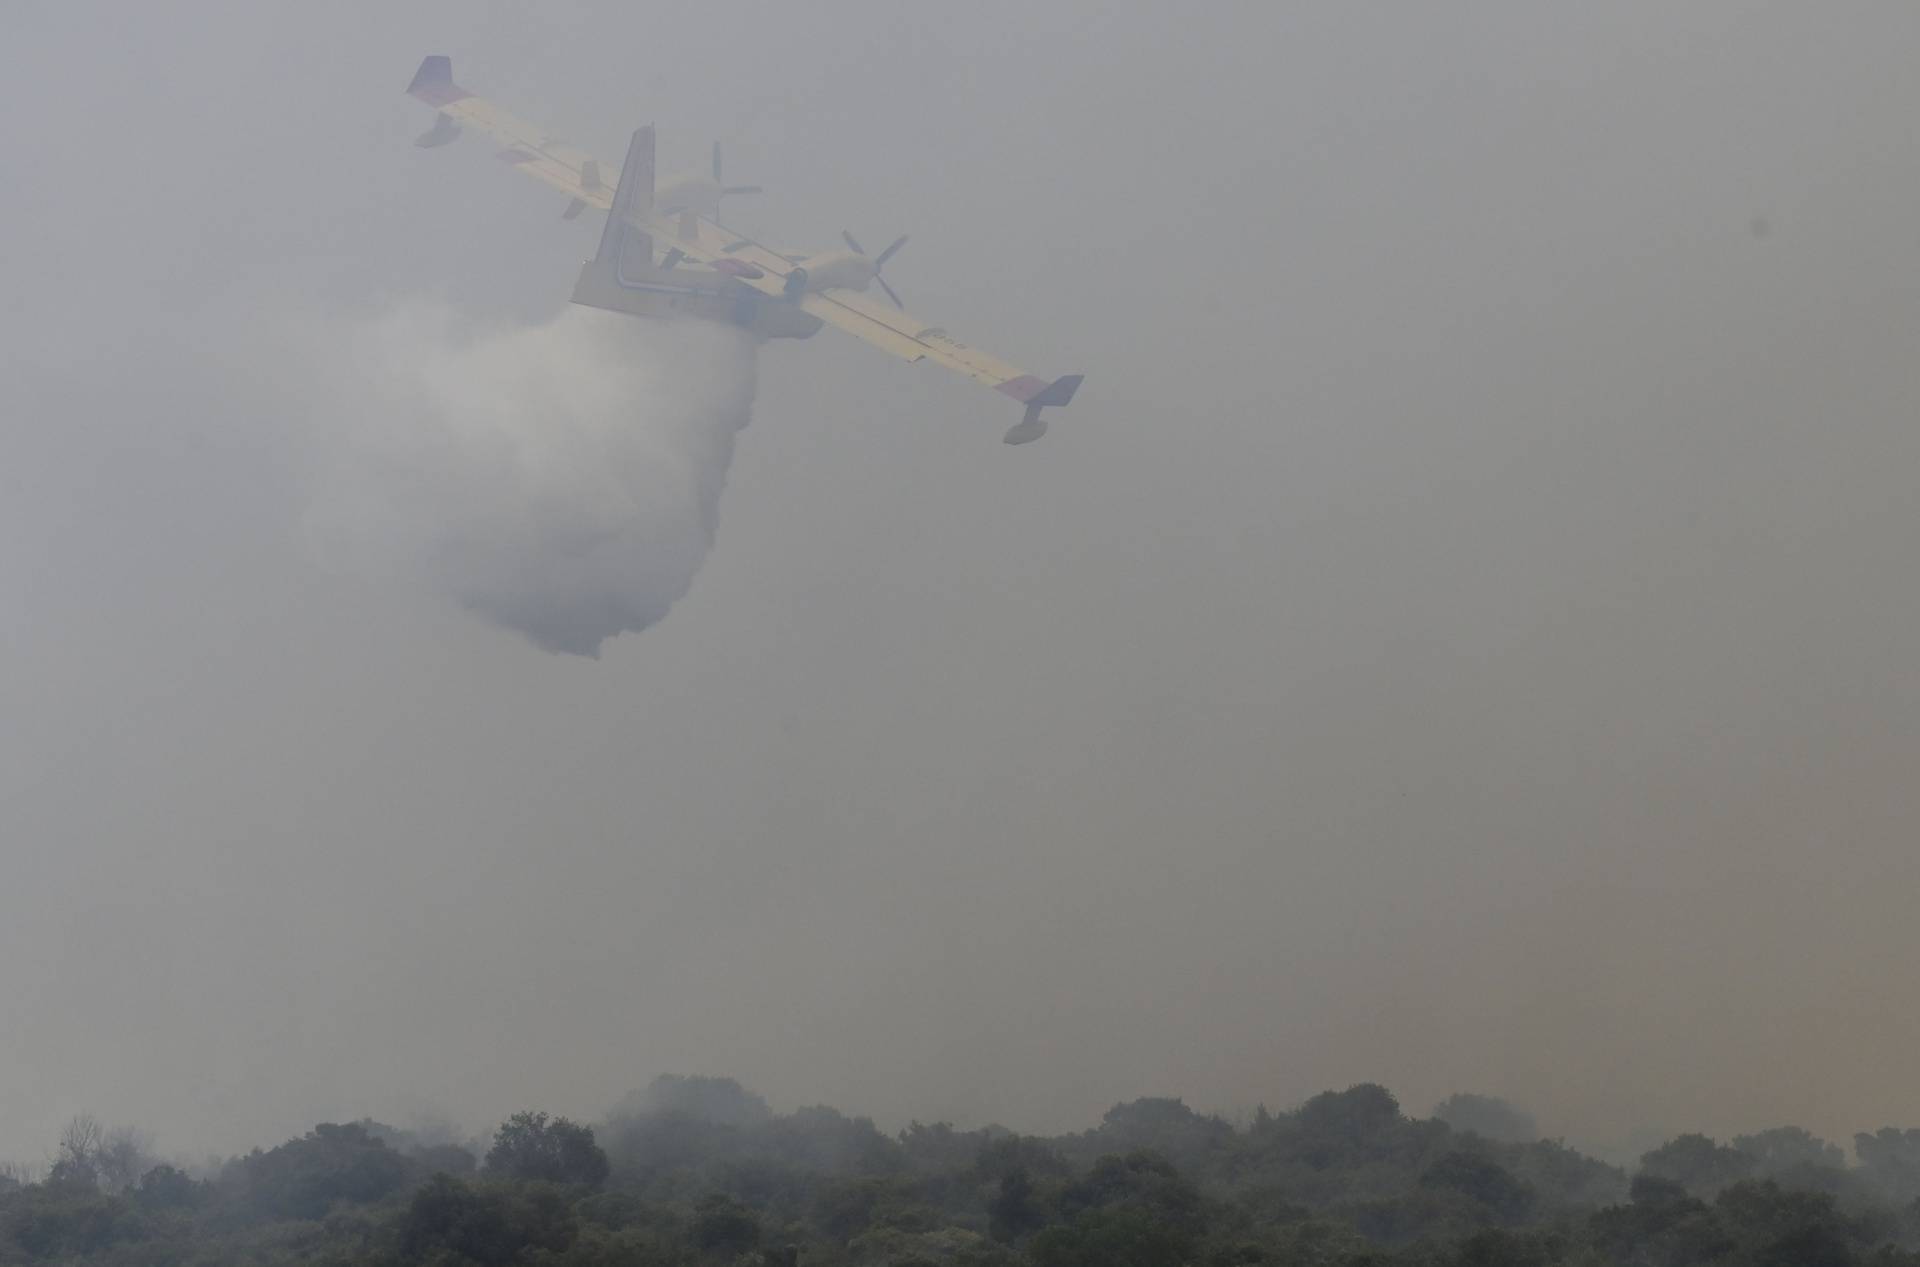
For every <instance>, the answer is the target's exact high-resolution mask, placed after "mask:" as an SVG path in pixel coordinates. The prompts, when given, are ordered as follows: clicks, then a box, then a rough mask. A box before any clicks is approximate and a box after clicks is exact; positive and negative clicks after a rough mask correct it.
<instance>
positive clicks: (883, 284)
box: [873, 273, 906, 309]
mask: <svg viewBox="0 0 1920 1267" xmlns="http://www.w3.org/2000/svg"><path fill="white" fill-rule="evenodd" d="M873 280H875V281H876V282H879V283H880V289H881V290H884V291H886V292H887V298H888V299H891V300H893V306H894V307H896V308H902V309H904V308H905V307H906V305H905V304H903V303H901V302H900V296H898V295H896V294H894V293H893V287H891V286H889V285H887V279H886V278H884V277H882V276H880V274H878V273H875V274H874V275H873Z"/></svg>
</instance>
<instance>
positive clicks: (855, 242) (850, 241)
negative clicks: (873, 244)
mask: <svg viewBox="0 0 1920 1267" xmlns="http://www.w3.org/2000/svg"><path fill="white" fill-rule="evenodd" d="M840 236H841V237H843V238H845V239H846V240H847V245H848V246H850V247H852V248H853V253H854V254H855V255H865V254H866V251H864V250H862V249H861V247H860V240H859V239H858V238H856V237H854V236H853V234H851V233H848V232H847V231H846V230H845V229H842V230H840Z"/></svg>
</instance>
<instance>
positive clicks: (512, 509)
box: [307, 305, 754, 656]
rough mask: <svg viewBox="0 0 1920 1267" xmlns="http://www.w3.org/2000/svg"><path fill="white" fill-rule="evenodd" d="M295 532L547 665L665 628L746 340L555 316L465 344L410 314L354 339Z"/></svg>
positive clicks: (745, 397)
mask: <svg viewBox="0 0 1920 1267" xmlns="http://www.w3.org/2000/svg"><path fill="white" fill-rule="evenodd" d="M347 342H348V344H349V348H350V354H349V356H348V358H347V361H348V363H347V365H346V366H344V367H343V369H342V370H341V372H338V373H335V374H333V375H331V376H330V379H331V381H330V383H329V385H328V387H327V389H326V394H325V397H324V398H325V399H326V401H327V406H326V408H325V409H324V410H323V416H322V417H321V418H320V419H319V420H318V421H319V422H320V424H321V427H322V430H323V432H324V433H326V434H327V435H329V436H331V437H334V438H338V439H344V440H345V441H346V445H345V447H344V449H341V450H338V451H336V453H335V455H334V457H333V458H332V459H331V460H329V461H328V462H327V463H326V467H327V473H326V474H325V475H324V476H323V477H322V478H321V480H320V482H319V485H318V487H317V488H316V490H315V496H314V500H313V504H312V506H311V509H310V512H309V515H308V520H307V527H308V537H309V540H310V541H311V543H312V544H313V546H314V549H315V551H316V552H317V554H318V555H319V557H320V559H321V561H322V562H323V563H324V564H325V565H327V566H329V567H332V568H336V569H339V570H343V571H349V572H355V573H359V574H363V575H373V576H380V577H385V578H392V579H397V580H401V581H411V582H419V583H425V584H428V585H431V586H432V587H434V588H436V589H438V590H440V591H442V592H444V593H445V594H447V595H448V596H450V597H451V598H452V599H453V600H454V601H456V602H458V603H459V604H461V605H462V606H464V607H466V608H468V609H469V610H471V611H474V612H477V613H478V614H480V615H481V616H484V617H485V618H486V619H488V620H491V621H493V622H495V623H497V624H500V625H504V626H506V627H507V628H509V629H514V630H518V631H519V632H520V633H523V634H525V635H526V636H527V637H528V638H530V639H532V640H533V642H534V643H535V644H536V645H538V646H540V647H542V648H544V649H545V650H548V651H554V652H568V653H571V654H574V655H584V656H597V655H598V654H599V650H600V644H601V643H602V642H604V641H605V640H606V639H608V638H611V637H613V636H614V635H616V634H619V633H622V632H625V631H628V630H641V629H645V628H646V627H647V626H649V625H651V624H653V623H654V622H655V621H658V620H659V619H660V618H661V617H663V616H665V615H666V614H667V609H668V608H669V607H671V606H672V605H673V603H674V601H675V600H676V599H678V598H680V597H681V596H682V595H683V594H685V593H686V592H687V590H688V588H689V587H690V586H691V585H692V584H693V577H694V573H695V572H697V571H698V570H699V567H700V563H701V560H702V559H704V558H705V557H706V553H707V549H708V547H709V546H711V545H712V544H713V538H714V532H715V529H716V526H717V523H718V514H719V502H720V490H721V487H722V485H723V484H724V483H725V481H726V475H727V466H728V463H729V461H730V460H731V458H732V455H733V441H734V434H735V433H736V432H737V431H739V430H740V428H742V427H744V426H745V425H746V424H747V421H748V418H749V416H750V413H751V410H752V405H753V386H754V352H753V344H752V341H751V340H750V339H748V338H747V337H746V336H745V335H744V334H742V333H741V332H740V331H737V330H733V329H731V328H727V327H723V326H718V325H713V324H709V323H705V322H679V323H673V324H667V323H662V322H654V321H646V320H640V319H636V318H633V317H626V316H620V315H617V314H613V313H607V312H601V311H598V310H595V309H589V308H578V307H569V308H568V309H566V310H565V311H564V312H562V313H561V314H560V315H559V316H558V317H556V318H554V319H553V320H552V321H550V322H548V323H547V324H545V325H543V326H539V327H536V328H533V329H515V330H507V331H482V330H476V329H474V328H472V326H471V325H470V324H469V323H466V322H464V321H462V320H461V319H460V318H459V317H458V316H457V315H456V314H454V313H452V312H450V311H449V310H447V309H445V308H444V307H438V306H432V305H413V306H409V307H406V308H403V309H400V310H398V311H395V312H393V313H390V314H389V315H387V316H385V317H382V318H380V319H378V320H375V321H372V322H368V323H366V324H364V325H362V326H359V327H356V328H354V329H353V330H352V332H351V334H350V335H349V337H348V340H347Z"/></svg>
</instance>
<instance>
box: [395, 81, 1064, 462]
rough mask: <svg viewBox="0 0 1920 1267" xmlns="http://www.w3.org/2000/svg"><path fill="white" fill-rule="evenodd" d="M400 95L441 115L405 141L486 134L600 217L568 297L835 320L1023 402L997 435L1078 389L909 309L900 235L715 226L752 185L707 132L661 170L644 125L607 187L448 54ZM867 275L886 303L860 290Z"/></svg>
mask: <svg viewBox="0 0 1920 1267" xmlns="http://www.w3.org/2000/svg"><path fill="white" fill-rule="evenodd" d="M407 92H408V93H409V94H410V95H412V96H413V97H415V98H417V99H419V100H420V101H422V102H424V103H425V104H427V105H429V106H432V107H433V108H434V110H435V111H437V112H438V113H437V114H436V115H435V118H434V123H433V127H432V128H431V129H429V130H428V131H426V132H424V133H422V134H421V135H420V136H419V137H417V138H415V141H414V144H416V145H418V146H421V147H422V148H429V149H430V148H437V147H439V146H442V145H446V144H449V143H450V142H452V141H454V140H456V139H457V138H458V137H459V136H460V135H461V133H462V132H463V131H465V130H468V129H471V130H472V131H474V132H477V133H480V134H481V135H484V136H486V137H488V138H489V139H491V140H492V141H493V142H494V143H495V144H496V145H497V146H498V147H499V148H498V151H497V153H498V155H499V157H500V158H501V159H502V160H503V161H505V162H507V163H509V164H511V165H512V166H514V167H516V168H518V169H519V170H520V171H523V172H526V173H527V174H528V175H530V176H533V177H534V178H536V179H538V180H541V181H544V182H545V183H546V184H548V185H551V186H553V187H554V188H555V189H558V190H559V191H560V192H561V193H564V194H565V195H567V200H568V201H567V204H566V208H565V210H564V211H563V212H562V213H561V214H562V216H563V217H564V218H566V219H569V220H571V219H573V218H575V217H576V216H578V215H580V214H581V213H582V212H583V211H585V210H586V208H588V207H595V208H598V209H600V210H603V211H606V212H607V213H608V215H607V222H606V227H605V228H604V229H603V230H602V232H601V235H600V248H599V250H598V251H597V252H596V253H595V255H594V257H593V258H592V259H591V260H588V261H587V263H586V265H585V266H584V267H583V268H582V269H581V271H580V278H579V281H578V282H577V283H576V284H575V286H574V291H573V302H575V303H577V304H584V305H587V306H589V307H594V308H605V309H609V310H611V311H614V312H623V313H629V314H631V315H634V316H640V317H654V318H659V319H667V320H671V319H674V318H681V317H692V318H696V319H699V320H706V321H720V322H726V323H728V324H731V325H737V326H740V327H742V328H744V329H746V330H748V331H751V332H752V333H753V334H754V335H755V337H757V338H762V339H805V338H810V337H812V336H813V335H814V334H816V333H818V332H819V330H820V327H821V326H823V325H831V326H834V327H836V328H838V329H840V330H844V331H845V332H847V333H848V334H851V335H853V336H854V337H855V338H858V339H861V340H862V341H864V342H866V343H870V344H872V345H873V346H875V347H877V348H880V349H881V350H882V351H885V352H890V353H892V354H893V355H894V356H896V357H899V358H900V359H901V360H903V361H909V362H911V361H920V360H927V361H932V362H934V363H935V364H938V365H942V366H945V367H946V368H948V369H950V370H953V371H955V372H956V373H959V374H963V375H965V376H966V377H968V378H970V379H972V380H973V381H974V382H976V383H980V384H982V385H983V386H987V387H991V388H993V389H994V390H996V391H998V392H1001V393H1002V394H1004V395H1007V396H1011V397H1012V398H1013V399H1015V400H1017V401H1019V402H1020V403H1021V404H1022V405H1024V406H1025V407H1026V412H1025V414H1024V415H1023V416H1022V417H1021V420H1020V421H1019V422H1018V423H1016V424H1015V425H1014V427H1013V428H1012V429H1011V430H1009V431H1008V432H1007V433H1006V436H1005V437H1004V440H1005V442H1006V443H1007V444H1027V443H1029V442H1031V441H1034V440H1038V439H1039V438H1040V437H1041V436H1043V435H1045V434H1046V431H1047V422H1046V419H1045V418H1043V417H1042V416H1041V410H1042V409H1046V408H1058V407H1060V406H1062V405H1065V404H1067V403H1068V402H1069V401H1071V400H1072V399H1073V396H1074V393H1075V392H1076V391H1078V390H1079V387H1080V383H1081V381H1082V379H1083V377H1084V376H1083V375H1080V374H1068V375H1065V376H1063V377H1060V378H1056V379H1053V380H1051V381H1049V380H1047V379H1044V378H1040V377H1038V376H1036V375H1033V374H1029V373H1027V372H1026V371H1024V370H1022V369H1020V368H1019V367H1017V366H1014V365H1010V364H1008V363H1007V362H1005V361H1002V360H1000V359H998V358H996V357H994V356H991V355H989V354H987V353H985V352H982V351H980V350H979V349H977V348H973V347H969V346H968V345H966V344H964V343H961V342H960V341H959V340H957V339H955V338H953V337H952V336H951V335H949V334H948V333H947V332H946V331H945V330H942V329H940V328H939V327H938V326H934V325H931V324H929V323H927V322H924V321H921V320H920V319H918V318H916V317H914V316H913V315H912V314H910V313H908V312H907V311H906V308H905V306H904V305H903V304H902V303H901V302H900V298H899V296H898V295H896V294H895V293H894V291H893V288H892V287H891V286H889V285H888V284H887V282H886V280H885V279H884V278H882V277H881V275H880V271H881V269H882V268H883V267H884V266H885V264H886V262H887V260H888V259H890V258H891V257H892V256H893V254H894V252H895V251H898V250H899V249H900V247H901V246H902V245H904V244H905V242H906V240H907V239H906V238H905V237H904V236H902V237H900V238H898V239H896V240H895V241H894V242H893V244H892V245H890V246H888V247H887V248H886V249H885V250H884V251H882V252H880V253H879V254H878V255H868V254H867V253H866V252H865V251H864V250H862V249H861V248H860V244H859V241H858V240H857V239H855V238H854V237H853V235H852V234H851V233H843V234H842V235H841V236H842V237H843V238H844V239H845V241H846V244H847V247H848V249H846V250H841V249H839V248H834V249H831V250H824V251H812V252H796V251H793V250H791V249H787V248H775V247H773V246H770V245H767V244H766V243H763V242H760V241H757V240H755V239H753V238H751V237H748V236H746V235H744V234H741V233H738V232H736V231H734V230H732V229H728V228H724V227H722V225H721V224H720V221H719V215H720V200H721V199H722V198H725V197H730V196H737V195H743V194H753V193H758V192H760V187H759V186H758V185H727V184H726V183H725V182H724V180H723V179H722V176H721V165H720V146H719V144H718V143H717V142H716V143H715V145H714V147H713V153H712V159H713V161H712V167H711V171H700V172H693V173H688V174H685V175H681V176H674V177H669V178H667V179H665V180H657V179H656V177H655V172H654V135H653V128H652V127H651V126H649V127H644V128H641V129H639V130H638V131H636V132H635V133H634V134H633V139H632V141H631V143H630V144H629V145H628V147H627V158H626V162H625V163H623V164H622V165H621V168H620V180H619V183H618V184H616V185H614V186H613V187H612V188H609V187H608V186H607V184H606V183H605V181H604V179H603V177H602V171H603V168H602V165H601V164H600V163H599V161H598V160H596V159H594V158H593V157H592V156H591V155H589V154H586V153H584V152H583V151H581V150H577V149H574V148H573V147H571V146H569V145H567V144H565V143H564V142H562V141H559V140H557V139H556V138H554V137H553V136H551V135H550V134H548V133H546V132H544V131H542V130H541V129H539V128H536V127H534V126H533V125H532V124H529V123H525V122H523V121H521V120H519V119H517V118H515V117H513V116H512V115H510V114H508V113H506V112H505V111H503V110H501V109H499V108H498V107H496V106H494V105H493V104H491V103H490V102H488V101H487V100H486V99H485V98H483V97H480V96H477V95H475V94H474V93H471V92H469V91H467V90H466V89H464V88H462V87H460V86H459V85H458V84H456V83H455V82H454V79H453V61H452V59H451V58H448V57H442V56H435V57H429V58H427V59H426V60H425V61H423V62H421V63H420V69H419V70H417V71H415V72H414V76H413V82H411V83H410V84H408V85H407ZM876 285H877V286H878V287H879V288H880V290H881V291H882V292H883V293H884V294H885V295H886V296H887V300H888V302H881V301H878V300H876V299H873V298H871V297H870V296H869V295H868V293H867V292H868V289H869V287H872V286H876Z"/></svg>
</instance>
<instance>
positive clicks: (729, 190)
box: [720, 185, 765, 194]
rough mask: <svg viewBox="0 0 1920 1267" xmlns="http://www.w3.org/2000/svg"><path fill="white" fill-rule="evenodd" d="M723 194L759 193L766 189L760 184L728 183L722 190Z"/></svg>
mask: <svg viewBox="0 0 1920 1267" xmlns="http://www.w3.org/2000/svg"><path fill="white" fill-rule="evenodd" d="M720 192H721V193H723V194H757V193H764V192H765V191H764V190H763V189H761V188H760V186H758V185H728V186H726V187H725V188H724V189H722V190H721V191H720Z"/></svg>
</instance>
